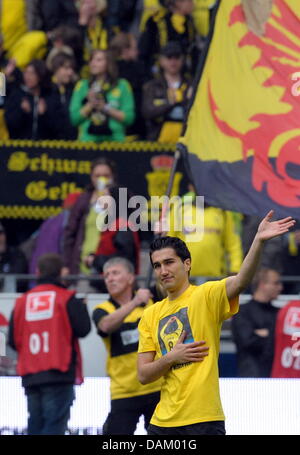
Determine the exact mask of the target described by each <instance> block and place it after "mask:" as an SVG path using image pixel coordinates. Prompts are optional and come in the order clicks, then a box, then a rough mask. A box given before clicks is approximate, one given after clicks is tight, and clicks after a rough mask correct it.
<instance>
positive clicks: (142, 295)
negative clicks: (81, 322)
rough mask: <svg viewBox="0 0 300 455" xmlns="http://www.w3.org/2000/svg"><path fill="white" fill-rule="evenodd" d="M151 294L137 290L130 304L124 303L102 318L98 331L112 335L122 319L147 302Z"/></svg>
mask: <svg viewBox="0 0 300 455" xmlns="http://www.w3.org/2000/svg"><path fill="white" fill-rule="evenodd" d="M150 297H151V293H150V291H149V289H139V290H138V291H137V292H136V294H135V296H134V297H133V299H132V300H130V302H128V303H125V304H124V305H122V306H121V307H120V308H118V309H117V310H116V311H114V312H113V313H111V314H108V315H107V316H104V317H103V318H101V319H100V321H99V322H98V329H99V330H101V332H104V333H107V334H109V333H112V332H115V331H116V330H118V328H119V327H121V325H122V324H123V322H124V319H125V318H126V317H127V316H128V315H129V314H130V313H131V312H132V311H133V310H134V309H135V308H136V307H137V306H139V305H142V304H145V303H147V302H148V301H149V299H150Z"/></svg>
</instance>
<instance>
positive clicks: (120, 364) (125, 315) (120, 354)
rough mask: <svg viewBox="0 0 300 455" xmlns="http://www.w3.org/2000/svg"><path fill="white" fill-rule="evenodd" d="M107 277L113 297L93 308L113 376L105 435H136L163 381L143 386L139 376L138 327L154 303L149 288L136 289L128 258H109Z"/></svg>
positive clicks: (106, 270)
mask: <svg viewBox="0 0 300 455" xmlns="http://www.w3.org/2000/svg"><path fill="white" fill-rule="evenodd" d="M104 280H105V284H106V287H107V291H108V292H109V298H108V300H107V301H106V302H104V303H101V304H100V305H97V306H96V308H95V309H94V311H93V321H94V323H95V325H96V328H97V332H98V334H99V335H100V336H101V338H102V339H103V342H104V344H105V347H106V349H107V354H108V358H107V373H108V375H109V377H110V392H111V410H110V413H109V415H108V417H107V419H106V421H105V423H104V425H103V434H104V435H111V434H123V435H125V434H134V431H135V429H136V425H137V423H138V421H139V418H140V416H141V415H144V418H145V428H147V426H148V424H149V422H150V419H151V417H152V414H153V411H154V409H155V407H156V405H157V403H158V401H159V397H160V393H159V392H160V386H161V381H160V380H158V381H155V382H152V383H151V384H148V385H141V384H140V383H139V381H138V378H137V349H138V330H137V327H138V323H139V321H140V319H141V317H142V315H143V313H144V311H145V309H146V308H149V307H151V306H152V304H153V302H152V301H151V299H150V297H151V293H150V291H149V289H139V290H137V291H136V292H134V281H135V276H134V268H133V266H132V264H131V263H130V262H129V261H128V260H127V259H124V258H119V257H115V258H112V259H110V260H109V261H107V262H106V264H105V265H104Z"/></svg>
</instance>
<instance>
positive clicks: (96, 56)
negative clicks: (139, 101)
mask: <svg viewBox="0 0 300 455" xmlns="http://www.w3.org/2000/svg"><path fill="white" fill-rule="evenodd" d="M90 74H91V76H90V79H89V80H85V79H83V80H81V81H79V82H78V83H77V85H76V86H75V89H74V91H73V95H72V99H71V104H70V115H71V122H72V124H73V125H74V126H77V127H80V129H79V131H80V132H79V137H78V139H79V140H81V141H94V142H103V141H118V142H122V141H124V139H125V134H126V127H127V126H129V125H131V124H132V123H133V121H134V117H135V109H134V97H133V94H132V89H131V86H130V84H129V83H128V82H127V81H126V80H125V79H118V73H117V65H116V62H115V61H114V59H113V57H112V55H111V54H110V53H109V52H107V51H99V50H98V51H94V52H93V53H92V57H91V61H90Z"/></svg>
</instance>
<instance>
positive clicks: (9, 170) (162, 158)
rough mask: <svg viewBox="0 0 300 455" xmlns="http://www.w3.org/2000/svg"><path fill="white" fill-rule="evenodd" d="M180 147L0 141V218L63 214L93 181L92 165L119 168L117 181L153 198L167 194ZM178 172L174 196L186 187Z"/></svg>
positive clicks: (139, 143)
mask: <svg viewBox="0 0 300 455" xmlns="http://www.w3.org/2000/svg"><path fill="white" fill-rule="evenodd" d="M174 149H175V147H172V146H170V145H162V144H157V143H153V142H136V143H122V144H121V143H113V142H110V143H103V144H101V145H99V144H93V143H80V142H65V141H46V142H31V141H8V142H0V158H1V159H0V219H1V218H27V219H45V218H48V217H49V216H52V215H56V214H58V213H59V212H60V211H61V206H62V201H63V200H64V199H65V198H66V197H67V195H68V194H69V193H74V192H77V191H81V190H83V189H84V188H85V187H86V186H87V184H88V183H89V182H90V172H91V161H92V160H94V159H95V158H98V157H106V158H108V159H110V160H112V161H114V162H115V163H116V165H117V171H118V182H119V184H120V186H124V187H127V188H128V189H130V190H131V191H132V192H133V193H134V194H135V195H141V196H144V197H146V198H147V199H149V197H150V196H154V195H155V196H163V195H164V194H165V192H166V189H167V185H168V180H169V175H170V169H171V166H172V163H173V154H174ZM186 183H187V182H186V178H184V174H183V172H182V171H181V170H180V168H178V170H177V172H176V175H175V181H174V187H173V192H172V195H174V194H178V193H180V192H181V191H182V190H184V188H185V187H186Z"/></svg>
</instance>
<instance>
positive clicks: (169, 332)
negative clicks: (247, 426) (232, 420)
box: [138, 279, 238, 427]
mask: <svg viewBox="0 0 300 455" xmlns="http://www.w3.org/2000/svg"><path fill="white" fill-rule="evenodd" d="M225 282H226V279H224V280H221V281H209V282H207V283H205V284H203V285H201V286H193V285H190V286H189V287H188V289H187V290H186V291H185V292H184V293H183V294H182V295H181V296H180V297H178V298H177V299H175V300H171V301H169V299H168V298H166V299H164V300H162V301H161V302H157V303H156V304H155V305H153V306H151V307H150V308H149V309H147V310H146V311H145V312H144V315H143V317H142V319H141V322H140V324H139V332H140V342H139V350H138V352H150V351H155V352H156V354H157V356H158V358H160V357H162V356H163V355H164V354H166V353H167V351H169V350H170V349H171V348H172V346H174V344H175V343H176V342H177V340H178V337H179V336H180V334H181V332H182V330H185V331H186V334H187V336H186V339H185V343H191V342H193V341H202V340H204V341H206V344H207V346H209V354H208V356H207V357H205V359H204V360H203V361H202V362H195V363H188V364H183V365H175V366H173V367H172V369H170V370H169V371H168V373H167V374H166V375H165V376H164V377H163V383H162V387H161V399H160V402H159V404H158V405H157V407H156V410H155V412H154V414H153V417H152V419H151V423H152V424H153V425H157V426H160V427H177V426H183V425H192V424H194V423H200V422H210V421H216V420H224V419H225V417H224V413H223V409H222V405H221V400H220V392H219V372H218V356H219V345H220V332H221V325H222V321H224V320H225V319H227V318H229V317H231V316H232V315H233V314H235V313H237V311H238V297H237V298H236V299H233V300H232V301H230V302H229V300H228V298H227V295H226V287H225Z"/></svg>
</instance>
